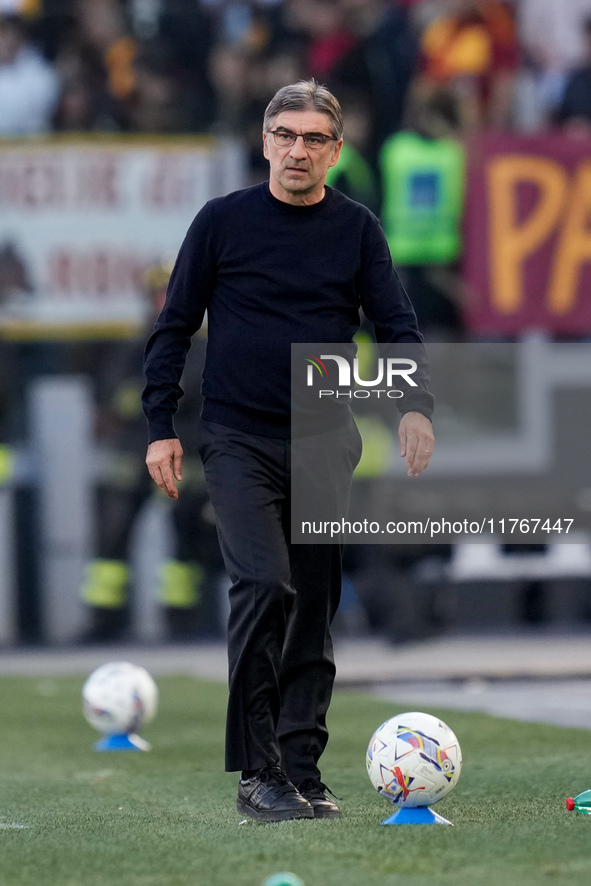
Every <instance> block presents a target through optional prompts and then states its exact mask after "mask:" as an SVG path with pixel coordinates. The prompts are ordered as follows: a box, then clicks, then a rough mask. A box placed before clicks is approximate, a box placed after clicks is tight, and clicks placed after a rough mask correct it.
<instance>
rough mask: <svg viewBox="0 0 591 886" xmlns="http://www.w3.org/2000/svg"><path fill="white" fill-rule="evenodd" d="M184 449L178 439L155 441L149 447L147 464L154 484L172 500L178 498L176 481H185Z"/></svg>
mask: <svg viewBox="0 0 591 886" xmlns="http://www.w3.org/2000/svg"><path fill="white" fill-rule="evenodd" d="M182 460H183V447H182V446H181V443H180V440H177V439H176V437H175V438H174V439H172V440H155V441H154V442H153V443H150V445H149V446H148V452H147V455H146V464H147V466H148V470H149V472H150V477H151V478H152V480H153V481H154V483H155V484H156V485H157V486H159V487H160V489H163V490H164V492H166V494H167V495H168V496H170V498H178V497H179V491H178V489H177V488H176V484H175V482H174V481H175V480H178V481H181V480H182V479H183V471H182Z"/></svg>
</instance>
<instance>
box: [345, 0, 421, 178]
mask: <svg viewBox="0 0 591 886" xmlns="http://www.w3.org/2000/svg"><path fill="white" fill-rule="evenodd" d="M340 2H341V6H342V8H343V10H344V13H345V17H346V21H347V26H348V27H349V28H350V29H351V31H352V32H353V33H354V35H355V36H356V38H357V39H356V42H355V45H354V46H353V47H352V49H350V50H349V52H347V53H346V55H345V56H343V58H341V60H340V61H339V62H338V64H336V65H335V66H334V68H333V70H332V72H331V76H330V77H329V78H328V85H329V86H330V88H331V89H332V90H333V91H334V93H335V95H337V96H339V95H340V94H341V93H342V92H343V91H344V90H345V89H356V90H361V91H362V92H363V93H364V94H365V95H366V96H367V106H368V109H369V111H370V113H371V118H372V121H373V126H372V132H371V136H370V139H369V148H368V151H369V156H370V159H371V160H372V161H373V160H375V158H376V157H377V154H378V150H379V147H380V145H381V144H382V142H383V141H384V139H385V138H386V136H388V135H390V134H391V133H392V132H396V131H397V130H398V129H399V128H400V126H401V123H402V115H403V109H404V103H405V100H406V95H407V92H408V88H409V85H410V82H411V79H412V77H413V74H414V71H415V66H416V57H417V45H416V40H415V38H414V36H413V32H412V29H411V27H410V24H409V21H408V17H407V14H406V11H405V10H404V9H403V8H402V7H401V6H399V5H398V3H390V2H387V0H340Z"/></svg>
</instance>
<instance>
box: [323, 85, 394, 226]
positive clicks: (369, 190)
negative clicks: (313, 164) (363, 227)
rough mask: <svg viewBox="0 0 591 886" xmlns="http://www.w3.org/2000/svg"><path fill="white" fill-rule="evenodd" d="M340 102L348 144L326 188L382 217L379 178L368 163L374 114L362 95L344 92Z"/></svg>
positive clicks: (328, 179) (356, 92)
mask: <svg viewBox="0 0 591 886" xmlns="http://www.w3.org/2000/svg"><path fill="white" fill-rule="evenodd" d="M339 100H340V103H341V109H342V112H343V127H344V128H343V135H344V139H345V140H344V142H343V147H342V148H341V153H340V156H339V160H338V162H337V164H336V166H333V167H332V168H331V169H329V170H328V175H327V177H326V184H327V185H330V186H331V187H333V188H337V189H338V190H339V191H342V192H343V194H346V195H347V197H350V198H351V200H356V201H357V202H358V203H363V204H364V205H365V206H367V207H368V208H369V209H371V210H372V212H375V213H379V211H380V202H381V201H380V195H379V187H378V182H377V176H376V174H375V172H374V169H373V168H372V165H371V164H370V161H369V151H370V144H369V142H370V135H371V127H372V116H371V111H370V109H369V108H368V107H367V105H366V102H365V96H364V94H363V93H362V92H360V91H353V90H350V91H348V92H344V93H343V94H342V95H341V97H340V99H339Z"/></svg>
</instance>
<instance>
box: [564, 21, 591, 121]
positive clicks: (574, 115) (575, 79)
mask: <svg viewBox="0 0 591 886" xmlns="http://www.w3.org/2000/svg"><path fill="white" fill-rule="evenodd" d="M583 30H584V35H585V58H584V60H583V64H582V65H581V66H580V67H577V68H574V69H573V70H571V71H569V72H568V74H567V79H566V85H565V88H564V93H563V95H562V100H561V102H560V105H559V108H558V111H557V114H556V121H557V123H559V124H560V125H561V126H563V127H564V128H566V129H568V130H569V132H577V133H581V134H588V133H589V132H591V17H589V18H588V19H587V20H586V21H585V25H584V29H583Z"/></svg>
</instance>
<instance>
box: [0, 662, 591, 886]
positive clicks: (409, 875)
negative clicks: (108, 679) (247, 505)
mask: <svg viewBox="0 0 591 886" xmlns="http://www.w3.org/2000/svg"><path fill="white" fill-rule="evenodd" d="M82 683H83V677H80V678H74V677H67V678H59V679H53V678H47V677H46V678H38V679H35V678H20V677H19V678H16V677H15V678H13V677H7V678H2V679H0V761H1V762H0V884H1V886H107V884H108V886H115V884H122V886H261V883H262V881H263V880H264V879H265V878H266V877H268V876H269V875H270V874H272V873H274V872H276V871H281V870H291V871H293V872H294V873H296V874H298V875H299V876H300V877H301V878H302V879H303V880H304V883H305V886H493V884H495V886H497V884H504V886H505V884H506V886H510V884H518V886H540V884H550V886H552V884H565V886H566V884H567V883H568V884H569V886H572V883H576V882H578V883H581V884H583V883H589V882H591V816H589V817H586V816H581V815H579V814H576V813H568V812H567V811H566V809H565V803H564V800H565V797H567V796H569V795H574V794H576V793H579V792H580V791H582V790H584V789H586V788H589V787H591V753H590V751H591V733H588V732H586V731H584V730H576V729H562V728H559V727H553V726H540V725H531V724H524V723H516V722H512V721H508V720H500V719H495V718H492V717H487V716H483V715H479V714H464V713H457V712H449V711H444V710H437V711H434V710H431V711H430V713H434V714H437V715H439V716H441V717H443V719H444V720H445V721H446V722H448V723H449V725H450V726H451V728H452V729H453V730H454V731H455V732H456V734H457V736H458V738H459V740H460V743H461V745H462V750H463V756H464V766H463V771H462V777H461V779H460V782H459V784H458V787H457V788H456V789H455V790H454V791H453V792H452V794H450V795H449V797H448V798H446V799H444V800H443V801H441V803H439V804H438V805H437V806H436V807H435V808H436V809H437V810H438V811H439V812H441V814H442V815H444V816H445V817H446V818H449V819H450V820H451V821H453V823H454V827H453V828H449V827H442V826H429V827H380V826H379V823H380V821H382V820H383V819H384V818H385V817H386V816H387V815H388V814H390V812H391V807H390V805H389V804H388V803H387V802H386V801H385V800H384V799H383V798H381V797H379V796H378V795H377V793H376V792H375V791H374V790H373V788H372V787H371V784H370V782H369V779H368V778H367V775H366V772H365V750H366V746H367V743H368V741H369V738H370V736H371V734H372V732H373V730H374V729H375V728H376V727H377V726H378V725H379V724H380V723H382V722H383V721H384V720H385V719H387V718H388V717H390V716H393V715H394V714H395V713H399V712H401V711H403V710H410V709H412V706H409V705H408V703H406V704H404V705H401V706H398V707H397V706H396V705H393V704H390V703H386V702H382V701H379V700H376V699H375V698H372V697H369V696H367V695H363V694H361V693H353V692H347V693H337V694H336V696H335V699H334V702H333V706H332V708H331V714H330V728H331V736H332V737H331V742H330V745H329V749H328V750H327V752H326V754H325V757H324V760H323V765H324V768H323V775H324V778H325V779H326V781H327V782H328V784H329V785H330V786H331V787H332V788H333V790H334V791H335V793H336V794H338V796H339V797H341V798H342V804H341V805H342V808H343V817H342V818H341V819H340V820H337V821H324V822H323V821H317V822H315V821H299V822H284V823H281V824H272V825H264V824H257V823H255V822H253V821H250V820H249V821H247V822H246V823H245V824H240V817H239V816H238V815H237V813H236V806H235V796H236V778H237V776H236V775H233V774H227V773H224V772H223V771H222V769H223V728H224V727H223V723H224V709H225V701H226V693H225V690H224V688H223V687H222V686H220V685H219V684H214V683H207V682H202V681H197V680H194V679H191V678H189V677H166V678H161V679H159V680H158V684H159V688H160V710H159V713H158V715H157V718H156V720H155V721H154V722H153V723H152V724H150V725H148V726H146V727H145V729H144V730H142V734H143V735H144V736H145V737H146V738H147V739H148V740H149V741H151V742H152V744H153V750H152V751H151V752H150V753H146V754H139V753H138V754H133V753H132V754H105V753H103V754H100V753H96V752H95V751H93V750H92V743H93V741H94V740H95V739H96V738H97V737H98V734H97V733H94V732H93V731H92V730H91V729H90V727H89V726H88V725H87V724H86V722H85V721H84V719H83V717H82V713H81V703H80V690H81V686H82Z"/></svg>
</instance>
